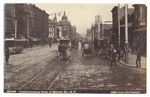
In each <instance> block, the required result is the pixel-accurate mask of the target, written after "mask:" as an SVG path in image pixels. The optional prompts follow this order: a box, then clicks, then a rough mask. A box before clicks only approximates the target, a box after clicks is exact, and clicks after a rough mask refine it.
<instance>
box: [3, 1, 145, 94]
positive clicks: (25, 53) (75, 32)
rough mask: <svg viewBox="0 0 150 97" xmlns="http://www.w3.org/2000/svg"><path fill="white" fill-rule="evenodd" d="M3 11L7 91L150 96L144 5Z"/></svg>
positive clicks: (25, 6) (16, 6) (17, 6)
mask: <svg viewBox="0 0 150 97" xmlns="http://www.w3.org/2000/svg"><path fill="white" fill-rule="evenodd" d="M3 7H4V8H3V9H4V20H3V21H4V32H3V33H4V41H3V42H4V54H3V56H4V63H3V68H4V71H3V72H4V79H2V80H3V83H4V86H3V92H4V93H28V94H30V93H47V94H48V93H98V94H146V93H147V87H148V86H147V76H146V75H147V6H146V5H145V4H136V3H135V4H129V3H128V4H119V3H118V4H117V3H116V4H113V3H111V4H96V3H95V4H93V3H92V4H90V3H82V4H80V3H5V4H4V6H3Z"/></svg>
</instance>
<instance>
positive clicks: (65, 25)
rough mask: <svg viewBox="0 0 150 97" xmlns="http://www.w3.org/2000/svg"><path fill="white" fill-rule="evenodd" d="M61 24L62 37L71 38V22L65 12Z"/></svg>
mask: <svg viewBox="0 0 150 97" xmlns="http://www.w3.org/2000/svg"><path fill="white" fill-rule="evenodd" d="M59 23H60V25H62V37H63V38H70V33H71V23H70V21H68V17H67V16H66V13H65V12H64V15H63V16H62V19H61V21H60V22H59Z"/></svg>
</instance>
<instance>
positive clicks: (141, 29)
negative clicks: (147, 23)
mask: <svg viewBox="0 0 150 97" xmlns="http://www.w3.org/2000/svg"><path fill="white" fill-rule="evenodd" d="M146 30H147V28H146V27H141V28H138V29H136V30H134V31H135V32H140V31H146Z"/></svg>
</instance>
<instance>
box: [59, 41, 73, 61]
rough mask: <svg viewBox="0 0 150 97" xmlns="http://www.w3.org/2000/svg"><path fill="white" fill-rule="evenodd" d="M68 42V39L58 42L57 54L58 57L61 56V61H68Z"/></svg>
mask: <svg viewBox="0 0 150 97" xmlns="http://www.w3.org/2000/svg"><path fill="white" fill-rule="evenodd" d="M69 43H70V40H69V39H62V40H60V41H59V45H58V52H59V56H62V57H63V59H65V60H66V59H70V50H69V49H70V46H69Z"/></svg>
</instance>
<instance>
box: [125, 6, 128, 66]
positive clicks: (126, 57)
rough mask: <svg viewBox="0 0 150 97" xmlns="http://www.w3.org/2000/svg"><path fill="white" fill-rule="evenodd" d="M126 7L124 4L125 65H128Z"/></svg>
mask: <svg viewBox="0 0 150 97" xmlns="http://www.w3.org/2000/svg"><path fill="white" fill-rule="evenodd" d="M127 9H128V5H127V4H125V63H129V58H128V14H127V13H128V11H127Z"/></svg>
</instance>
